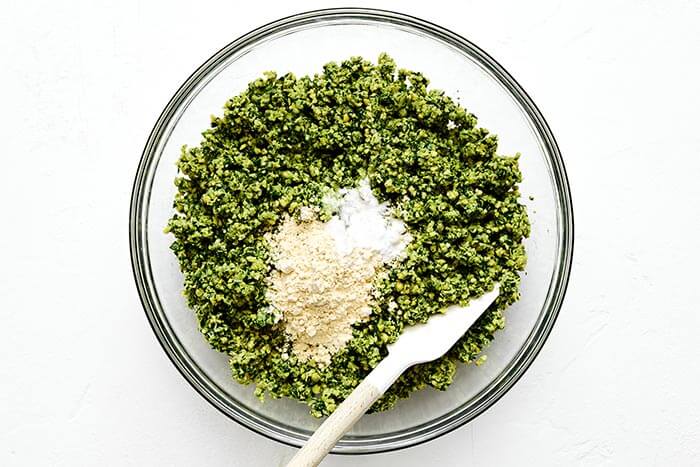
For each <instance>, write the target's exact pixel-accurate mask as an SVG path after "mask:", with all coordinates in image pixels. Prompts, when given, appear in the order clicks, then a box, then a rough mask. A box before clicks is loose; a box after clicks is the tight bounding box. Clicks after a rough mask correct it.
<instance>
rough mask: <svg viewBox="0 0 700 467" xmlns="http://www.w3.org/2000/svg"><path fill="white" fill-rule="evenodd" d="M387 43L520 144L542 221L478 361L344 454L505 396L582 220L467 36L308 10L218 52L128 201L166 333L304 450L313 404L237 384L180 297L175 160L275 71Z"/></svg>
mask: <svg viewBox="0 0 700 467" xmlns="http://www.w3.org/2000/svg"><path fill="white" fill-rule="evenodd" d="M380 52H387V53H388V54H389V55H391V56H392V57H393V58H394V59H395V60H396V62H397V64H398V66H399V67H402V68H408V69H411V70H416V71H421V72H423V73H425V75H426V76H427V77H428V78H429V79H430V80H431V86H432V87H435V88H439V89H443V90H444V91H445V92H446V93H447V94H448V95H450V96H452V97H453V98H455V99H458V100H459V102H460V103H461V104H462V105H463V106H465V107H466V108H467V110H469V111H470V112H472V113H474V114H475V115H476V116H477V117H478V119H479V125H480V126H483V127H485V128H488V129H489V130H490V131H492V132H494V133H496V134H497V135H498V137H499V153H501V154H514V153H516V152H520V153H521V154H522V157H521V159H520V160H521V169H522V171H523V182H522V185H521V190H522V193H523V201H524V202H525V203H526V205H527V208H528V212H529V215H530V219H531V221H532V235H531V236H530V238H529V239H527V240H526V248H527V253H528V261H529V262H528V265H527V268H526V271H525V273H524V274H523V276H522V299H521V300H520V301H519V302H518V303H516V304H515V305H514V306H512V307H511V308H509V309H508V310H507V312H506V328H505V330H503V331H501V332H499V333H497V335H496V338H495V340H494V342H493V343H492V344H491V346H490V347H489V348H488V349H487V350H486V354H487V356H488V360H487V361H486V363H485V364H484V365H482V366H480V367H476V366H474V365H470V366H467V365H463V366H461V367H460V369H459V371H458V372H457V375H456V377H455V382H454V384H452V386H451V387H450V388H449V389H448V390H447V391H444V392H439V391H435V390H433V389H425V390H423V391H420V392H418V393H415V394H413V395H412V396H411V397H410V398H409V399H407V400H403V401H401V402H400V403H399V404H398V405H397V406H396V408H394V409H393V410H391V411H389V412H385V413H379V414H373V415H367V416H365V417H363V418H362V419H361V420H360V422H359V423H357V425H355V427H354V428H353V430H352V431H351V432H349V433H348V434H347V435H346V436H345V437H344V438H343V439H342V440H341V441H340V442H339V443H338V445H337V446H336V448H335V450H334V451H333V452H336V453H353V454H359V453H370V452H381V451H388V450H392V449H398V448H403V447H407V446H412V445H415V444H418V443H421V442H425V441H427V440H430V439H433V438H435V437H437V436H440V435H442V434H445V433H447V432H449V431H451V430H453V429H455V428H457V427H459V426H461V425H463V424H465V423H467V422H468V421H469V420H472V419H473V418H474V417H476V416H478V415H479V414H480V413H482V412H483V411H484V410H486V409H487V408H488V407H490V406H491V405H493V404H494V403H495V402H496V401H497V400H498V399H499V398H500V397H501V396H503V394H504V393H505V392H506V391H508V390H509V389H510V388H511V387H512V386H513V384H514V383H515V382H516V381H517V380H518V378H519V377H520V376H521V375H522V374H523V372H524V371H525V370H526V369H527V368H528V366H529V365H530V364H531V363H532V361H533V359H534V358H535V356H536V355H537V353H538V352H539V350H540V349H541V347H542V345H543V344H544V341H545V339H546V338H547V336H548V334H549V332H550V331H551V329H552V326H553V325H554V322H555V319H556V317H557V314H558V312H559V308H560V307H561V303H562V299H563V298H564V292H565V290H566V285H567V281H568V278H569V270H570V267H571V255H572V248H573V217H572V207H571V199H570V193H569V186H568V182H567V178H566V174H565V170H564V164H563V162H562V159H561V155H560V153H559V149H558V148H557V144H556V142H555V140H554V137H553V136H552V133H551V131H550V129H549V127H548V126H547V123H546V122H545V120H544V118H543V117H542V115H541V114H540V112H539V110H538V109H537V107H535V104H534V103H533V102H532V100H531V99H530V98H529V97H528V95H527V94H526V93H525V91H524V90H523V89H522V88H521V87H520V86H519V85H518V83H517V82H516V81H515V80H514V79H513V78H512V77H511V76H510V75H509V74H508V73H507V72H506V71H505V70H504V69H503V67H501V66H500V65H499V64H498V63H497V62H496V61H495V60H494V59H493V58H491V57H490V56H489V55H487V54H486V53H485V52H484V51H482V50H481V49H479V48H478V47H477V46H475V45H474V44H472V43H471V42H469V41H467V40H466V39H464V38H462V37H460V36H458V35H457V34H455V33H453V32H450V31H448V30H446V29H444V28H441V27H439V26H436V25H434V24H431V23H429V22H427V21H423V20H420V19H417V18H413V17H410V16H406V15H402V14H398V13H393V12H388V11H379V10H369V9H354V8H353V9H332V10H321V11H312V12H308V13H301V14H298V15H294V16H291V17H288V18H284V19H281V20H279V21H275V22H273V23H270V24H268V25H266V26H263V27H260V28H258V29H256V30H254V31H252V32H250V33H248V34H246V35H245V36H243V37H241V38H239V39H237V40H235V41H233V42H231V43H230V44H228V45H227V46H226V47H224V48H223V49H221V50H220V51H219V52H217V53H216V54H214V55H213V56H212V57H211V58H210V59H209V60H207V61H206V62H205V63H204V64H203V65H202V66H200V67H199V68H198V69H197V70H195V72H194V73H193V74H192V76H190V77H189V79H187V81H186V82H185V83H184V84H183V85H182V87H180V89H179V90H178V91H177V93H175V95H174V96H173V98H172V99H171V100H170V102H169V103H168V105H167V106H166V108H165V110H163V113H162V114H161V116H160V118H159V119H158V121H157V122H156V124H155V127H154V128H153V131H152V132H151V135H150V137H149V139H148V141H147V143H146V147H145V149H144V151H143V155H142V157H141V162H140V164H139V167H138V172H137V174H136V179H135V182H134V188H133V194H132V199H131V214H130V223H129V232H130V246H131V259H132V265H133V270H134V277H135V280H136V284H137V287H138V290H139V294H140V296H141V300H142V302H143V306H144V308H145V311H146V314H147V316H148V319H149V321H150V323H151V326H152V327H153V331H154V332H155V334H156V337H157V338H158V340H159V341H160V343H161V345H162V346H163V349H164V350H165V352H166V353H167V354H168V357H170V359H171V360H172V362H173V363H174V364H175V366H176V367H177V368H178V370H179V371H180V372H181V373H182V375H183V376H184V377H185V379H187V381H188V382H189V383H190V384H191V385H192V386H193V387H194V388H195V389H196V390H197V392H199V393H200V394H201V395H202V396H203V397H204V398H205V399H207V400H208V401H209V402H210V403H211V404H213V405H214V406H215V407H216V408H217V409H219V410H220V411H221V412H223V413H224V414H226V415H227V416H228V417H230V418H231V419H233V420H235V421H237V422H238V423H240V424H242V425H243V426H246V427H248V428H250V429H251V430H253V431H255V432H257V433H259V434H261V435H264V436H267V437H269V438H272V439H274V440H277V441H280V442H282V443H286V444H289V445H293V446H300V445H302V444H303V443H304V442H305V441H306V439H307V438H308V437H309V435H310V434H311V433H312V432H313V430H314V429H315V428H316V427H317V426H318V425H319V424H320V421H319V420H316V419H314V418H312V417H311V416H310V415H309V413H308V409H307V407H306V406H305V405H303V404H301V403H298V402H295V401H292V400H288V399H279V400H267V401H265V402H264V403H262V402H260V401H259V400H258V399H256V398H255V397H254V396H253V388H252V387H251V386H243V385H239V384H238V383H236V382H235V381H233V380H232V379H231V376H230V372H229V367H228V362H227V357H226V356H225V355H223V354H220V353H218V352H216V351H214V350H212V349H211V348H210V347H209V345H208V344H207V342H206V341H205V340H204V338H203V336H202V335H201V334H200V333H199V331H198V329H197V324H196V321H195V317H194V313H193V312H192V311H191V310H189V309H188V308H187V306H186V304H185V300H184V298H183V296H182V293H181V291H182V284H183V278H182V275H181V273H180V269H179V267H178V263H177V260H176V258H175V256H174V255H173V253H172V252H171V251H170V250H169V246H170V243H171V242H172V240H173V238H172V237H171V236H170V235H165V234H164V233H163V228H164V227H165V225H166V222H167V220H168V218H170V217H171V215H172V213H173V208H172V203H173V196H174V194H175V186H174V184H173V180H174V178H175V176H176V173H177V170H176V166H175V162H176V160H177V158H178V156H179V154H180V147H181V146H182V145H183V144H187V145H190V146H193V145H197V144H198V143H199V141H200V133H201V131H202V130H204V129H206V128H207V127H208V126H209V123H210V116H211V115H212V114H220V113H221V112H222V107H223V105H224V103H225V101H226V100H227V99H228V98H229V97H231V96H233V95H236V94H238V93H239V92H241V91H242V90H243V89H244V88H245V87H246V85H247V83H248V82H249V81H251V80H253V79H255V78H257V77H259V76H260V75H261V73H262V72H264V71H266V70H275V71H277V72H279V73H285V72H288V71H292V72H294V73H295V74H296V75H297V76H301V75H304V74H313V73H315V72H318V71H320V70H321V67H322V65H323V64H325V63H327V62H329V61H332V60H335V61H341V60H343V59H346V58H348V57H350V56H354V55H361V56H363V57H365V58H367V59H371V60H373V61H375V60H376V59H377V57H378V55H379V54H380Z"/></svg>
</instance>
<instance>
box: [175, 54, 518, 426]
mask: <svg viewBox="0 0 700 467" xmlns="http://www.w3.org/2000/svg"><path fill="white" fill-rule="evenodd" d="M496 151H497V138H496V136H495V135H492V134H490V133H489V132H488V131H487V130H486V129H484V128H479V127H478V126H477V119H476V117H475V116H474V115H472V114H470V113H469V112H467V111H466V110H465V109H464V108H462V107H461V106H460V105H459V104H457V103H456V102H454V101H453V100H452V99H451V98H450V97H448V96H446V95H445V94H444V92H442V91H440V90H436V89H428V79H427V78H426V77H425V76H423V75H422V74H421V73H417V72H412V71H407V70H403V69H398V70H397V67H396V65H395V63H394V61H393V60H392V59H391V58H390V57H388V56H387V55H385V54H382V55H381V56H380V57H379V59H378V63H377V64H376V65H374V64H372V63H371V62H369V61H366V60H364V59H362V58H361V57H353V58H350V59H348V60H346V61H344V62H342V63H340V64H338V63H335V62H331V63H328V64H327V65H325V66H324V68H323V72H322V73H319V74H316V75H314V76H313V77H309V76H304V77H300V78H297V77H295V76H294V75H293V74H291V73H289V74H285V75H283V76H277V75H276V74H275V73H274V72H267V73H265V74H264V77H262V78H260V79H257V80H255V81H253V82H251V83H250V84H249V85H248V88H247V89H246V90H245V91H244V92H242V93H241V94H239V95H237V96H235V97H233V98H231V99H230V100H229V101H228V102H227V103H226V104H225V107H224V113H223V116H220V117H212V122H211V128H209V129H207V130H206V131H204V132H203V133H202V141H201V143H200V145H199V146H197V147H192V148H187V147H185V148H183V149H182V154H181V157H180V159H179V162H178V168H179V171H180V175H179V176H178V178H177V179H176V180H175V183H176V186H177V194H176V197H175V202H174V207H175V210H176V213H175V215H174V216H173V218H172V219H171V220H170V222H169V223H168V226H167V229H166V231H168V232H171V233H172V234H173V235H174V236H175V241H174V242H173V244H172V250H173V251H174V252H175V254H176V255H177V258H178V260H179V262H180V267H181V269H182V271H183V273H184V277H185V284H184V294H185V297H186V299H187V302H188V305H189V306H190V307H191V308H192V309H193V310H194V312H195V313H196V316H197V319H198V323H199V327H200V329H201V332H202V333H203V334H204V336H205V337H206V339H207V341H208V342H209V343H210V344H211V346H212V347H213V348H214V349H216V350H218V351H220V352H223V353H225V354H227V355H228V356H229V357H230V366H231V371H232V375H233V378H235V379H236V380H237V381H239V382H240V383H243V384H250V383H253V384H255V385H256V394H257V395H258V396H259V397H261V398H262V397H264V396H265V394H269V395H270V396H272V397H275V398H277V397H283V396H284V397H290V398H293V399H296V400H299V401H301V402H304V403H306V404H308V406H309V407H310V412H311V414H312V415H314V416H317V417H320V416H324V415H328V414H330V413H331V412H333V410H334V409H335V408H336V407H337V405H338V404H339V403H340V402H342V401H343V399H344V398H345V397H346V396H348V394H350V392H351V391H352V390H353V389H354V388H355V387H356V386H357V385H358V384H359V383H360V381H362V379H363V378H364V377H365V376H366V375H367V374H368V373H369V372H370V371H371V370H372V368H374V367H375V366H376V365H377V364H378V363H379V362H380V360H381V359H382V358H383V357H384V356H386V353H387V349H386V347H387V344H389V343H391V342H394V341H395V340H396V339H397V338H398V336H399V335H400V334H401V331H402V329H403V328H404V327H405V326H410V325H412V324H415V323H419V322H425V321H426V320H427V319H428V318H429V317H430V316H431V315H433V314H435V313H439V312H440V311H441V310H443V309H444V308H446V307H447V306H449V305H452V304H466V303H467V302H469V300H470V299H471V298H473V297H478V296H480V295H482V294H483V293H485V292H486V291H489V290H491V288H492V287H493V284H494V282H496V281H498V282H500V283H501V294H500V296H499V298H498V299H497V301H496V302H495V303H494V304H493V305H492V306H491V307H490V308H489V309H488V310H487V312H486V313H485V314H484V315H483V316H482V317H481V318H480V319H479V320H478V321H477V323H476V324H475V325H474V326H472V328H471V329H470V330H469V332H468V333H467V334H465V336H464V337H463V338H461V339H460V340H459V341H458V342H457V343H456V344H455V345H454V346H453V347H452V349H451V350H450V351H449V352H448V354H446V355H445V356H444V357H442V358H440V359H438V360H436V361H434V362H430V363H426V364H422V365H418V366H415V367H413V368H411V369H409V370H408V371H406V372H405V373H404V374H403V375H402V376H401V377H400V378H399V379H398V380H397V381H396V382H395V383H394V385H393V386H392V387H391V388H390V389H389V391H387V393H386V394H385V395H384V396H383V397H382V398H381V399H380V400H379V401H377V402H376V403H375V405H374V406H373V407H372V410H373V411H380V410H387V409H389V408H391V407H392V406H393V405H394V404H395V403H396V402H397V401H398V399H399V398H404V397H408V396H409V395H410V393H411V392H413V391H416V390H418V389H421V388H423V387H425V386H432V387H434V388H436V389H439V390H444V389H446V388H447V387H448V386H449V385H450V383H451V382H452V379H453V377H454V374H455V371H456V368H457V364H458V363H460V362H461V363H470V362H477V363H478V362H479V361H481V359H482V357H480V354H481V352H482V350H483V349H484V348H485V347H486V346H487V345H488V344H489V342H490V341H491V340H492V339H493V336H494V333H495V332H496V331H497V330H499V329H502V328H503V326H504V316H503V311H504V309H505V308H506V307H507V306H509V305H510V304H512V303H513V302H515V301H516V300H517V299H518V298H519V292H518V288H519V282H520V278H519V274H518V272H519V271H522V270H523V268H524V266H525V260H526V256H525V250H524V247H523V239H524V238H525V237H527V236H528V235H529V231H530V225H529V222H528V218H527V213H526V210H525V207H524V206H523V205H522V204H521V203H520V193H519V191H518V183H519V182H520V181H521V173H520V170H519V168H518V157H519V156H518V155H514V156H508V157H507V156H501V155H497V153H496ZM363 178H368V179H369V181H370V184H371V187H372V189H373V192H374V195H375V196H376V197H377V198H378V199H379V200H380V201H386V202H388V203H389V204H390V206H392V207H393V215H394V216H395V217H396V218H398V219H401V220H402V221H403V222H404V223H405V225H406V228H407V230H408V232H409V233H410V235H411V236H412V241H411V243H410V244H409V245H408V247H407V249H406V252H405V254H404V255H403V256H402V257H401V258H400V259H399V260H397V261H395V262H394V263H392V264H391V266H390V268H389V269H388V270H387V273H386V274H382V275H379V276H378V278H377V280H376V281H375V290H376V292H377V297H378V298H377V299H375V300H374V302H373V305H372V314H371V315H370V316H369V318H368V319H367V320H366V321H363V322H358V323H356V324H355V325H354V330H353V338H352V340H350V341H349V343H348V344H347V346H346V347H345V348H344V349H342V350H341V351H339V352H337V353H336V354H335V355H334V356H333V358H332V360H331V363H330V364H329V365H327V366H325V367H324V366H321V365H318V364H316V363H315V362H314V361H313V360H309V361H307V362H301V361H300V360H299V359H298V358H297V357H296V356H295V355H294V354H290V355H287V353H285V351H284V349H286V348H287V344H288V342H287V340H288V338H287V336H286V335H285V332H284V327H283V323H281V322H279V323H278V322H276V321H277V320H276V319H275V316H274V315H273V314H271V313H270V312H269V303H268V302H267V299H266V288H267V286H268V277H269V274H270V271H271V269H272V268H273V265H272V261H271V257H270V245H269V243H268V241H267V240H266V239H265V234H268V233H270V232H274V231H275V229H276V227H278V225H279V223H280V222H281V221H282V219H283V217H284V216H285V215H286V214H289V215H292V216H298V215H299V210H300V208H301V207H303V206H309V207H319V208H321V207H322V198H323V196H324V194H326V193H328V192H329V190H338V189H340V188H343V187H354V186H356V185H357V184H358V182H359V181H360V180H361V179H363ZM330 215H331V213H328V212H324V213H323V214H322V220H327V219H328V218H329V216H330ZM390 304H391V305H390Z"/></svg>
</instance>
